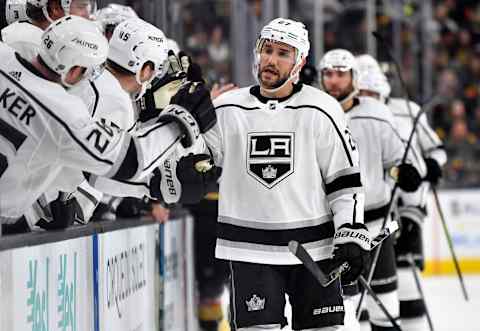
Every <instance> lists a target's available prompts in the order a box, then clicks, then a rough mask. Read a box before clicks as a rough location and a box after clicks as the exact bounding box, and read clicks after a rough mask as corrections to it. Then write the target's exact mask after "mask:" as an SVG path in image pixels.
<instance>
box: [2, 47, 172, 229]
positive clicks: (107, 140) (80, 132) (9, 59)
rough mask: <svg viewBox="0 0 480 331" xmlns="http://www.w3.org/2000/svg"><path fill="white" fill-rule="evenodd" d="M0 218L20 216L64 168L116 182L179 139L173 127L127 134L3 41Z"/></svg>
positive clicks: (137, 172)
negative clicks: (94, 116)
mask: <svg viewBox="0 0 480 331" xmlns="http://www.w3.org/2000/svg"><path fill="white" fill-rule="evenodd" d="M0 57H1V58H2V62H1V63H0V108H2V109H0V129H1V130H0V216H2V217H3V218H4V219H7V221H8V219H12V218H13V219H15V218H18V217H19V216H21V215H22V213H23V211H24V210H25V209H26V208H28V206H31V205H32V204H33V202H34V201H35V199H37V198H38V197H39V195H40V194H41V193H43V192H45V191H46V190H47V188H48V187H49V185H50V183H51V182H52V181H53V180H54V179H55V177H56V176H57V175H58V173H59V171H60V169H61V168H62V167H63V166H66V167H71V168H76V169H80V170H85V171H88V172H91V173H94V174H98V175H102V176H107V177H113V178H114V179H127V180H128V179H137V178H143V177H145V176H146V175H147V174H148V173H149V172H151V171H152V170H153V169H154V168H155V167H156V166H157V165H158V164H160V163H161V162H163V160H164V159H165V157H166V156H168V154H169V153H170V152H171V150H172V149H174V148H175V146H176V145H177V143H178V142H179V140H180V139H179V137H180V134H181V133H180V130H179V129H178V127H177V126H176V125H165V124H163V123H161V124H156V125H154V126H152V127H150V128H144V129H142V130H139V131H137V132H135V133H134V134H128V133H127V132H125V131H122V130H118V129H116V128H114V127H111V126H109V125H106V124H104V123H101V122H98V121H94V120H93V119H92V118H91V117H90V115H89V113H88V111H87V109H86V107H85V105H84V104H83V102H82V101H81V100H80V99H78V98H77V97H75V96H72V95H69V94H68V93H67V92H66V91H65V89H64V88H63V87H62V86H61V85H59V84H56V83H53V82H50V81H47V80H45V79H44V78H42V76H41V74H40V73H38V72H37V71H36V70H35V68H34V67H33V66H31V65H30V64H29V63H28V62H26V61H25V60H23V59H22V58H20V57H19V56H18V55H16V54H15V53H14V51H13V50H12V49H11V48H9V47H8V46H6V45H5V44H1V43H0Z"/></svg>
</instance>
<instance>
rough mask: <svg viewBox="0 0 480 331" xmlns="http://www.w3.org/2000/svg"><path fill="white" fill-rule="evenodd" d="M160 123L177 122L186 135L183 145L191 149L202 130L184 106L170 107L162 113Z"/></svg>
mask: <svg viewBox="0 0 480 331" xmlns="http://www.w3.org/2000/svg"><path fill="white" fill-rule="evenodd" d="M159 121H160V122H166V123H168V122H175V123H177V124H178V126H179V127H180V130H181V131H182V133H183V134H184V135H185V136H184V138H183V139H182V141H181V142H182V145H183V147H185V148H188V147H191V146H192V145H193V144H194V143H195V141H196V140H197V139H198V137H200V128H199V127H198V124H197V121H196V120H195V118H194V117H193V116H192V115H191V114H190V113H189V112H188V111H187V110H186V109H185V108H183V107H182V106H179V105H173V104H171V105H168V106H167V107H165V109H164V110H163V111H162V112H161V113H160V116H159Z"/></svg>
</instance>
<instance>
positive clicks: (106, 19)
mask: <svg viewBox="0 0 480 331" xmlns="http://www.w3.org/2000/svg"><path fill="white" fill-rule="evenodd" d="M129 18H138V15H137V13H136V12H135V11H134V10H133V8H132V7H129V6H124V5H119V4H116V3H110V4H109V5H108V6H106V7H104V8H102V9H99V10H98V11H97V12H96V13H95V19H96V20H97V22H98V23H100V24H101V26H102V29H103V33H104V34H105V37H106V38H107V39H108V40H110V38H111V37H112V34H113V30H115V27H116V26H117V25H118V24H120V23H121V22H123V21H125V20H127V19H129Z"/></svg>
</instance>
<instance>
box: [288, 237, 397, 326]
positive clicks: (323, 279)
mask: <svg viewBox="0 0 480 331" xmlns="http://www.w3.org/2000/svg"><path fill="white" fill-rule="evenodd" d="M288 249H289V250H290V252H291V253H292V254H293V255H295V256H296V257H297V258H298V259H299V260H300V261H301V262H302V264H303V265H304V266H305V267H306V268H307V269H308V271H310V273H311V274H312V276H313V277H315V279H316V280H317V281H318V282H319V283H320V285H321V286H322V287H325V286H328V285H325V284H328V283H329V281H330V280H329V277H328V276H327V275H326V274H325V273H324V272H323V271H322V270H321V269H320V267H319V266H318V265H317V264H316V263H315V261H313V259H312V257H311V255H310V254H308V252H307V250H306V249H305V248H304V247H303V246H302V245H301V244H300V243H299V242H298V241H294V240H292V241H290V242H289V243H288ZM337 278H338V277H337ZM358 279H359V281H360V283H361V284H362V286H364V287H365V289H366V290H367V291H368V293H369V294H370V295H371V296H372V298H373V299H374V301H375V303H376V304H377V305H378V307H380V309H381V310H382V311H383V313H384V314H385V316H386V317H387V318H388V319H389V321H390V322H391V323H392V325H393V327H394V328H395V329H396V330H398V331H402V329H401V328H400V326H399V325H398V323H397V321H395V318H393V316H392V315H391V314H390V313H389V312H388V310H387V308H385V306H384V305H383V303H382V302H381V301H380V299H379V298H378V296H377V294H376V293H375V292H373V290H372V288H371V287H370V285H368V282H367V281H366V280H365V278H364V277H363V276H360V277H359V278H358Z"/></svg>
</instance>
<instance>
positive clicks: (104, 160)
mask: <svg viewBox="0 0 480 331" xmlns="http://www.w3.org/2000/svg"><path fill="white" fill-rule="evenodd" d="M0 74H2V76H4V77H5V78H7V79H8V80H9V81H10V82H11V83H12V84H14V85H15V86H16V87H17V88H19V89H20V90H22V91H23V92H24V93H25V94H26V95H27V96H28V97H29V98H30V99H31V100H33V101H35V103H36V104H37V105H38V106H40V107H41V108H42V109H43V110H44V111H45V112H46V113H47V114H48V115H50V116H51V117H52V118H53V119H55V120H56V121H57V122H58V123H59V124H60V126H62V127H63V128H64V129H65V131H66V132H67V133H68V134H69V136H70V137H71V138H72V139H73V140H74V141H75V142H76V143H77V144H78V145H79V146H80V147H81V148H82V149H83V150H84V151H85V152H86V153H87V154H88V155H90V156H91V157H92V158H94V159H95V160H97V161H99V162H102V163H106V164H109V165H113V163H114V162H113V161H111V160H108V159H104V158H101V157H99V156H97V155H95V153H93V152H92V151H90V149H89V148H88V147H87V146H85V145H84V144H83V143H82V142H81V141H80V139H79V138H77V137H76V136H75V135H74V133H73V132H72V130H71V129H70V128H69V127H68V125H67V124H66V123H65V122H63V121H62V120H61V119H60V118H59V117H58V116H57V115H55V113H54V112H52V111H51V110H50V109H48V108H47V107H46V106H45V105H44V104H43V103H42V102H41V101H40V100H38V99H37V98H36V97H35V96H34V95H33V94H31V93H30V92H29V91H27V90H26V89H25V88H24V87H23V86H22V85H20V84H19V83H17V82H16V81H15V80H14V79H13V78H11V77H10V76H8V75H7V74H6V73H5V72H4V71H3V70H0Z"/></svg>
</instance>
